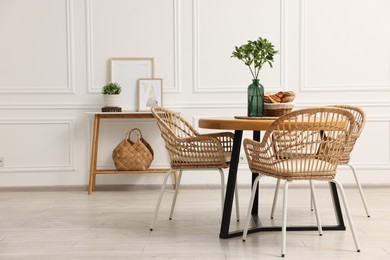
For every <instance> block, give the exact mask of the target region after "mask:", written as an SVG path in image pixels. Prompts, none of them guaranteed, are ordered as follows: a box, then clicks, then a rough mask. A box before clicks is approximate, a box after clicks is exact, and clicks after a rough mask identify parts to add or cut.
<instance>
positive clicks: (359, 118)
mask: <svg viewBox="0 0 390 260" xmlns="http://www.w3.org/2000/svg"><path fill="white" fill-rule="evenodd" d="M332 107H338V108H343V109H346V110H348V111H349V112H351V113H352V114H353V116H354V118H355V126H354V128H353V131H352V134H351V135H350V137H349V138H348V141H347V142H346V145H345V147H344V152H343V154H342V155H341V158H340V160H339V165H346V166H348V167H349V168H350V169H351V170H352V173H353V176H354V179H355V182H356V186H357V188H358V190H359V194H360V197H361V199H362V202H363V206H364V209H365V211H366V214H367V217H370V213H369V211H368V206H367V201H366V197H365V196H364V192H363V189H362V186H361V184H360V182H359V179H358V177H357V175H356V171H355V168H354V167H353V165H352V164H350V163H349V161H350V156H351V153H352V151H353V148H354V147H355V144H356V141H357V140H358V138H359V137H360V135H361V133H362V131H363V128H364V126H365V124H366V113H365V112H364V110H363V109H361V108H359V107H356V106H351V105H333V106H332ZM279 185H280V181H277V183H276V187H275V194H274V200H273V203H272V209H271V219H273V217H274V212H275V206H276V201H277V196H278V190H279ZM310 202H311V206H313V202H312V200H311V201H310ZM311 209H312V210H313V207H311Z"/></svg>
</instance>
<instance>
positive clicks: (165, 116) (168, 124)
mask: <svg viewBox="0 0 390 260" xmlns="http://www.w3.org/2000/svg"><path fill="white" fill-rule="evenodd" d="M152 114H153V116H154V117H155V118H156V119H157V124H158V126H159V128H160V130H161V132H162V134H163V138H164V136H166V135H174V136H175V137H177V138H186V137H194V136H197V135H199V133H198V132H197V131H196V130H195V129H194V128H193V127H192V126H191V125H190V124H189V123H188V122H187V121H186V120H185V119H184V118H182V117H181V116H180V115H179V114H178V113H175V112H173V111H171V110H169V109H167V108H164V107H159V106H155V107H153V108H152ZM164 139H165V138H164Z"/></svg>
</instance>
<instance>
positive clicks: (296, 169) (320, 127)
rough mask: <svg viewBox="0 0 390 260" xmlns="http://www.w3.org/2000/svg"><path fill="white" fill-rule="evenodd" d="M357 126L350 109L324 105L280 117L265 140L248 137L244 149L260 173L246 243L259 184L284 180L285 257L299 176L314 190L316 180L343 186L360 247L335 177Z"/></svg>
mask: <svg viewBox="0 0 390 260" xmlns="http://www.w3.org/2000/svg"><path fill="white" fill-rule="evenodd" d="M354 125H355V119H354V116H353V115H352V114H351V113H350V112H349V111H347V110H345V109H342V108H335V107H321V108H309V109H301V110H296V111H293V112H291V113H288V114H286V115H283V116H281V117H279V118H278V119H277V120H275V122H274V123H273V124H272V125H271V126H270V127H269V128H268V129H267V131H266V132H265V134H264V137H263V139H262V141H261V142H257V141H254V140H250V139H245V140H244V150H245V154H246V156H247V160H248V165H249V168H250V169H251V171H252V172H253V173H257V174H258V176H257V177H256V179H255V181H254V183H253V189H252V191H253V192H252V194H251V198H250V202H249V208H248V214H247V220H246V225H245V228H244V233H243V240H244V241H245V239H246V236H247V234H248V229H249V224H250V220H251V211H252V206H253V200H254V197H255V194H256V187H257V185H258V183H259V181H260V179H261V178H262V177H264V176H269V177H273V178H276V179H277V180H279V181H280V180H284V181H285V183H284V193H283V224H282V249H281V253H282V256H284V255H285V248H286V226H287V193H288V187H289V184H290V183H291V182H292V181H295V180H308V181H309V183H310V187H311V189H312V191H313V189H314V188H313V181H327V182H333V183H335V184H336V186H337V187H338V190H339V191H340V194H341V197H342V199H343V202H344V203H343V204H344V207H345V211H346V214H347V216H348V220H349V224H350V228H351V231H352V235H353V238H354V242H355V246H356V249H357V251H360V249H359V243H358V240H357V237H356V234H355V228H354V226H353V222H352V218H351V215H350V211H349V207H348V203H347V200H346V198H345V194H344V189H343V187H342V185H341V184H340V182H338V181H337V180H335V176H336V170H337V166H338V164H339V161H340V158H341V156H342V155H343V153H344V147H345V145H346V142H347V141H348V140H349V137H350V136H351V134H352V132H353V129H354ZM312 193H313V204H314V208H315V213H316V219H317V226H318V231H319V233H320V235H322V228H321V221H320V216H319V213H318V208H317V205H316V198H315V193H314V192H312Z"/></svg>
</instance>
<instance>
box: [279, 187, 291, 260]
mask: <svg viewBox="0 0 390 260" xmlns="http://www.w3.org/2000/svg"><path fill="white" fill-rule="evenodd" d="M290 182H291V181H286V182H285V183H284V188H283V213H282V216H283V217H282V219H283V220H282V250H281V255H282V257H284V256H285V254H286V240H287V195H288V185H289V183H290Z"/></svg>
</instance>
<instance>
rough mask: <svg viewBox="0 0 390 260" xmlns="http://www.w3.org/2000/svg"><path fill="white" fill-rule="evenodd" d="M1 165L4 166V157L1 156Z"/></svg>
mask: <svg viewBox="0 0 390 260" xmlns="http://www.w3.org/2000/svg"><path fill="white" fill-rule="evenodd" d="M0 167H4V157H0Z"/></svg>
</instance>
